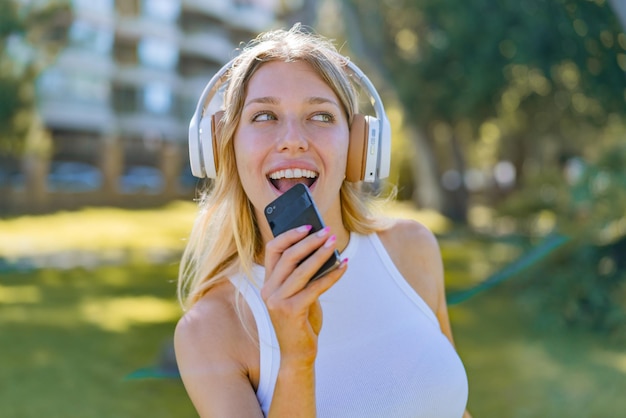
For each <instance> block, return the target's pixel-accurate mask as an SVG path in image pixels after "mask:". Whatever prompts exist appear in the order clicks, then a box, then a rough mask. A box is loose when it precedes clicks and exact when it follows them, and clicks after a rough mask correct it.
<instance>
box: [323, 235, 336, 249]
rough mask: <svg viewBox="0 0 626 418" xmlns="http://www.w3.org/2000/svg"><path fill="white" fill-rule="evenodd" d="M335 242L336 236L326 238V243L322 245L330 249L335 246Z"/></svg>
mask: <svg viewBox="0 0 626 418" xmlns="http://www.w3.org/2000/svg"><path fill="white" fill-rule="evenodd" d="M335 241H337V236H336V235H331V236H330V238H328V239H327V240H326V242H325V243H324V247H326V248H329V247H332V246H333V245H334V244H335Z"/></svg>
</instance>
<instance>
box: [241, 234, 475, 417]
mask: <svg viewBox="0 0 626 418" xmlns="http://www.w3.org/2000/svg"><path fill="white" fill-rule="evenodd" d="M418 250H419V249H416V251H418ZM341 257H342V258H344V257H348V258H349V263H348V270H347V271H346V273H345V274H344V275H343V277H342V278H341V279H340V280H339V281H338V282H337V283H336V284H335V285H334V286H333V287H332V288H331V289H329V290H328V291H327V292H326V293H324V294H323V295H322V296H321V298H320V302H321V305H322V310H323V315H324V322H323V325H322V330H321V333H320V336H319V343H318V355H317V359H316V363H315V364H316V366H315V367H316V368H315V381H316V402H317V416H318V417H320V418H326V417H328V418H351V417H354V418H404V417H406V418H420V417H423V418H461V417H462V416H463V412H464V410H465V405H466V403H467V396H468V384H467V376H466V374H465V369H464V367H463V364H462V362H461V360H460V358H459V356H458V355H457V353H456V351H455V349H454V348H453V347H452V344H451V343H450V342H449V340H448V339H447V338H446V336H445V335H444V334H443V333H442V332H441V329H440V327H439V323H438V321H437V318H436V316H435V314H434V313H433V311H432V309H430V307H429V306H428V305H427V304H426V302H424V300H423V299H422V298H421V297H420V296H419V295H418V294H417V293H416V292H415V291H414V290H413V288H412V287H411V286H410V285H409V284H408V283H407V282H406V280H405V279H404V278H403V277H402V276H401V275H400V272H399V271H398V270H397V269H396V267H395V265H394V264H393V262H392V261H391V258H390V257H389V255H388V254H387V251H386V250H385V248H384V247H383V245H382V243H381V242H380V239H379V238H378V236H377V235H375V234H373V235H368V236H362V235H358V234H354V233H353V234H351V235H350V242H349V244H348V246H347V247H346V249H345V250H344V252H343V253H342V255H341ZM253 273H254V278H253V281H254V283H250V282H249V281H248V280H247V279H246V278H244V277H243V276H239V277H234V278H231V282H232V283H233V285H234V286H235V287H237V288H238V289H239V291H241V292H242V294H243V296H244V298H245V300H246V302H247V303H248V305H249V306H250V309H251V310H252V313H253V314H254V318H255V321H256V325H257V329H258V334H259V340H260V341H259V342H260V350H259V351H260V360H261V365H260V367H261V370H260V379H259V387H258V390H257V398H258V400H259V403H260V405H261V409H262V410H263V412H264V414H265V415H267V413H268V411H269V407H270V404H271V402H272V394H273V391H274V386H275V384H276V378H277V376H278V368H279V364H280V351H279V349H278V342H277V340H276V335H275V333H274V329H273V327H272V323H271V321H270V319H269V314H268V313H267V309H266V308H265V304H264V303H263V301H262V299H261V296H260V291H259V289H260V287H261V285H262V281H263V278H264V269H263V267H262V266H255V267H254V269H253Z"/></svg>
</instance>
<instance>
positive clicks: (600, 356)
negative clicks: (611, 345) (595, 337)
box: [592, 351, 626, 374]
mask: <svg viewBox="0 0 626 418" xmlns="http://www.w3.org/2000/svg"><path fill="white" fill-rule="evenodd" d="M592 358H593V360H594V361H596V362H598V363H600V364H602V365H604V366H608V367H610V368H612V369H614V370H619V371H620V372H622V373H624V374H626V353H616V352H614V351H598V352H596V353H594V354H593V356H592Z"/></svg>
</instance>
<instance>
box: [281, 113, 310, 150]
mask: <svg viewBox="0 0 626 418" xmlns="http://www.w3.org/2000/svg"><path fill="white" fill-rule="evenodd" d="M277 147H278V150H279V151H296V150H297V151H306V150H307V149H308V148H309V142H308V138H307V135H306V132H305V129H304V127H303V126H302V125H301V124H300V122H299V121H298V120H296V119H288V120H287V121H285V123H284V129H282V130H281V132H280V135H279V138H278V143H277Z"/></svg>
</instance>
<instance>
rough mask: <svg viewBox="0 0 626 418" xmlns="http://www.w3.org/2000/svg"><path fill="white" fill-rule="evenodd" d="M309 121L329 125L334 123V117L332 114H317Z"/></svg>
mask: <svg viewBox="0 0 626 418" xmlns="http://www.w3.org/2000/svg"><path fill="white" fill-rule="evenodd" d="M311 120H315V121H318V122H326V123H331V122H334V120H335V116H334V115H333V114H332V113H318V114H316V115H313V117H312V118H311Z"/></svg>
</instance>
